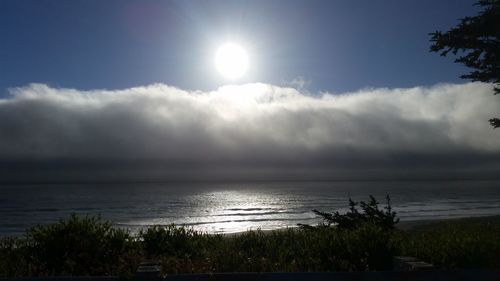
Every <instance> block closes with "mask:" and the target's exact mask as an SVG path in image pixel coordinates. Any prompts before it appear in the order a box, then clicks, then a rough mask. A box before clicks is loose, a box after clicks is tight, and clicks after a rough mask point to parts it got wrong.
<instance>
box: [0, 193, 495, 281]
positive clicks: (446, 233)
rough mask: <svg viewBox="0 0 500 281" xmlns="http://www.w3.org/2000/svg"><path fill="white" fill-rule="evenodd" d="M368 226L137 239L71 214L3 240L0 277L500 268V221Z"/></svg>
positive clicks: (176, 231) (151, 234)
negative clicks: (156, 270)
mask: <svg viewBox="0 0 500 281" xmlns="http://www.w3.org/2000/svg"><path fill="white" fill-rule="evenodd" d="M375 205H376V204H374V203H372V204H369V203H366V205H364V204H361V203H359V206H360V208H361V209H360V210H358V213H362V214H364V213H365V211H363V210H364V209H363V206H372V207H373V208H372V207H370V208H371V209H370V210H376V209H377V208H374V206H375ZM356 206H358V205H356ZM382 211H383V210H382ZM384 212H385V213H387V212H389V211H388V210H387V209H386V211H384ZM390 212H391V213H392V211H390ZM393 221H396V219H395V217H394V220H393ZM364 222H365V223H356V224H354V225H355V226H352V227H316V228H313V229H314V231H310V230H309V229H303V228H288V229H284V230H276V231H270V232H264V231H248V232H244V233H241V234H238V235H233V236H231V235H229V236H223V235H208V234H205V233H200V232H196V231H193V230H192V229H188V228H184V227H176V226H174V225H171V226H167V227H163V226H156V227H151V228H148V229H145V230H143V231H142V232H141V233H140V235H139V236H138V237H131V236H130V235H129V234H128V233H127V232H126V231H123V230H119V229H115V228H113V227H111V224H110V223H109V222H105V221H102V220H101V219H99V218H95V217H76V216H71V217H70V218H69V219H68V220H65V221H60V222H58V223H55V224H52V225H47V226H38V227H35V228H32V229H30V230H28V231H27V233H26V235H25V236H24V237H20V238H0V277H14V276H49V275H119V276H125V277H133V276H134V273H135V270H136V269H137V266H138V263H139V262H140V261H142V260H145V259H148V258H154V259H157V260H159V261H160V262H161V264H162V267H163V270H164V273H168V274H176V273H206V272H208V273H211V272H298V271H301V272H307V271H316V272H318V271H366V270H387V269H390V266H391V260H392V256H394V255H410V256H414V257H416V258H420V259H422V260H424V261H427V262H431V263H434V264H435V265H437V266H438V267H442V268H450V269H451V268H495V267H500V263H499V261H500V217H499V218H498V219H496V220H495V219H493V218H488V219H484V220H478V219H474V220H466V221H459V222H455V221H453V222H445V223H434V224H431V226H428V227H417V228H413V229H412V230H411V231H409V232H405V231H402V230H398V229H391V228H388V227H386V226H384V224H376V223H370V222H369V220H368V222H366V221H364ZM325 225H326V224H325ZM349 225H351V224H349Z"/></svg>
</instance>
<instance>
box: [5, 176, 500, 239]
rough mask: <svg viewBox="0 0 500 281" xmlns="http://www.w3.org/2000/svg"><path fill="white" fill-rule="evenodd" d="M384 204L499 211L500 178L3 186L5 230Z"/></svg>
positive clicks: (297, 215) (423, 211) (284, 220)
mask: <svg viewBox="0 0 500 281" xmlns="http://www.w3.org/2000/svg"><path fill="white" fill-rule="evenodd" d="M370 194H371V195H374V196H375V197H376V198H377V199H378V201H379V202H381V205H382V206H384V205H385V196H386V195H387V194H389V195H390V197H391V201H392V206H393V208H394V210H395V211H397V213H398V216H399V217H400V218H401V220H402V221H411V220H432V219H443V218H459V217H473V216H487V215H498V214H500V181H294V182H224V183H216V182H189V183H188V182H167V183H126V184H123V183H121V184H37V185H0V236H8V235H13V236H20V235H22V234H23V233H24V231H25V229H26V228H29V227H32V226H35V225H37V224H48V223H53V222H56V221H58V220H59V219H61V218H67V217H68V216H69V215H70V214H71V213H76V214H79V215H100V216H101V217H102V218H103V219H107V220H110V221H111V222H113V224H114V225H116V226H117V227H122V228H127V229H129V230H130V231H131V232H132V233H137V231H138V230H139V229H140V228H143V227H147V226H151V225H158V224H160V225H166V224H172V223H174V224H176V225H182V226H188V227H192V228H194V229H195V230H200V231H204V232H209V233H235V232H241V231H245V230H249V229H253V230H256V229H259V228H260V229H263V230H269V229H279V228H285V227H293V226H296V225H297V224H298V223H305V224H316V223H318V222H319V221H320V220H319V218H318V217H317V216H316V215H315V214H314V213H313V212H312V210H313V209H318V210H321V211H328V212H331V211H335V210H339V211H345V210H346V209H347V207H348V198H349V197H352V199H354V200H368V199H369V197H368V196H369V195H370Z"/></svg>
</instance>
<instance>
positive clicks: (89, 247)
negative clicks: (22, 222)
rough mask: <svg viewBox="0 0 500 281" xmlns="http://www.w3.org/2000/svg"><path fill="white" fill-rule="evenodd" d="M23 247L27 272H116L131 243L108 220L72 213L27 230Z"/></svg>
mask: <svg viewBox="0 0 500 281" xmlns="http://www.w3.org/2000/svg"><path fill="white" fill-rule="evenodd" d="M23 248H24V249H23V250H24V251H25V254H26V256H25V258H26V260H27V263H28V264H29V272H30V274H31V275H35V276H56V275H118V274H120V273H121V272H120V270H122V271H123V270H125V268H123V267H122V262H123V259H125V257H124V256H125V255H127V254H132V253H133V252H134V243H132V240H131V237H130V235H129V234H128V232H126V231H124V230H121V229H116V228H113V227H112V224H111V223H110V222H107V221H102V220H101V219H100V218H99V217H77V216H76V215H74V214H73V215H71V216H70V217H69V219H68V220H66V221H63V220H61V221H59V223H55V224H50V225H44V226H36V227H33V228H31V229H28V230H27V232H26V236H25V239H24V245H23ZM132 267H133V266H132ZM130 269H132V268H130ZM133 270H134V271H135V268H133ZM123 273H124V272H123Z"/></svg>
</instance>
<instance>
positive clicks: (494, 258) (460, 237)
mask: <svg viewBox="0 0 500 281" xmlns="http://www.w3.org/2000/svg"><path fill="white" fill-rule="evenodd" d="M407 236H408V237H407V239H405V243H404V244H403V245H402V249H401V251H403V252H404V254H405V255H410V256H416V257H418V258H420V259H422V260H425V261H428V262H431V263H433V264H435V265H437V266H439V267H443V268H448V269H454V268H500V224H498V223H493V222H490V221H489V220H488V219H484V220H483V219H477V220H474V219H464V220H459V221H450V222H440V223H434V224H431V225H429V226H425V227H421V228H416V229H414V230H413V231H412V232H409V233H407Z"/></svg>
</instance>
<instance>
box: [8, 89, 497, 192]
mask: <svg viewBox="0 0 500 281" xmlns="http://www.w3.org/2000/svg"><path fill="white" fill-rule="evenodd" d="M10 93H11V96H9V97H7V98H4V99H0V135H1V136H2V138H0V159H1V160H0V176H1V178H0V179H1V180H2V181H4V182H20V181H21V182H28V183H29V182H68V181H71V182H95V181H114V182H116V181H120V182H123V181H125V182H126V181H165V180H178V179H183V180H193V179H212V180H213V179H232V180H255V179H264V180H265V179H310V180H317V179H374V178H376V179H380V178H382V179H386V178H406V179H408V178H411V179H415V178H417V179H425V178H444V179H446V178H464V177H465V178H470V177H475V178H479V179H484V178H492V177H496V178H498V175H499V174H500V172H499V171H500V164H499V163H500V142H499V141H498V139H499V134H500V131H499V130H494V129H492V127H491V126H489V124H488V122H487V120H488V119H489V118H491V117H492V116H495V114H496V113H497V109H498V108H500V99H498V98H496V97H494V96H493V95H492V86H491V85H490V84H484V83H466V84H438V85H435V86H431V87H413V88H402V89H400V88H394V89H389V88H373V89H370V88H368V89H362V90H360V91H357V92H352V93H328V92H325V93H309V92H308V91H307V90H304V89H301V88H299V89H295V88H288V87H280V86H275V85H270V84H261V83H255V84H245V85H235V86H224V87H221V88H218V89H216V90H214V91H208V92H202V91H187V90H182V89H178V88H175V87H171V86H168V85H164V84H154V85H148V86H144V87H135V88H129V89H123V90H93V91H81V90H77V89H65V88H55V87H50V86H47V85H44V84H31V85H28V86H26V87H20V88H14V89H11V90H10Z"/></svg>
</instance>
